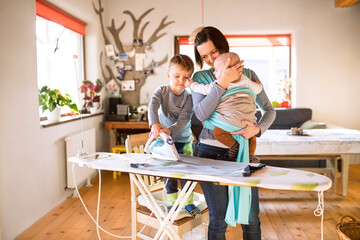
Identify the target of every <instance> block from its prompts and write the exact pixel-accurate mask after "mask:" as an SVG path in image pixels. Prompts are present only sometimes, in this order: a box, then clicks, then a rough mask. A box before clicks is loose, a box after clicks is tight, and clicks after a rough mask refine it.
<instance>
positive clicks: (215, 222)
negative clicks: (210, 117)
mask: <svg viewBox="0 0 360 240" xmlns="http://www.w3.org/2000/svg"><path fill="white" fill-rule="evenodd" d="M227 151H228V149H225V148H219V147H214V146H210V145H206V144H201V143H200V144H199V146H198V156H199V157H204V158H211V159H218V160H227V157H226V156H227ZM200 185H201V188H202V190H203V193H204V196H205V200H206V204H207V206H208V209H209V218H210V221H209V227H208V239H209V240H223V239H225V232H226V228H227V223H226V222H225V215H226V210H227V205H228V202H229V191H228V187H227V186H220V185H215V184H212V183H200ZM251 194H252V195H251V207H250V213H249V225H241V227H242V229H243V239H244V240H260V239H261V229H260V218H259V194H258V189H257V188H256V187H252V188H251Z"/></svg>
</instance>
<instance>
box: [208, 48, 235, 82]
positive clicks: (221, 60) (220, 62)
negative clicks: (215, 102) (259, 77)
mask: <svg viewBox="0 0 360 240" xmlns="http://www.w3.org/2000/svg"><path fill="white" fill-rule="evenodd" d="M228 58H230V65H229V67H232V66H234V65H235V64H238V63H239V62H240V58H239V56H238V55H237V54H236V53H233V52H227V53H223V54H221V55H220V56H218V57H217V58H216V59H215V62H214V69H215V72H214V74H215V77H216V79H219V77H220V76H221V73H222V70H223V67H224V66H225V64H226V61H227V60H228Z"/></svg>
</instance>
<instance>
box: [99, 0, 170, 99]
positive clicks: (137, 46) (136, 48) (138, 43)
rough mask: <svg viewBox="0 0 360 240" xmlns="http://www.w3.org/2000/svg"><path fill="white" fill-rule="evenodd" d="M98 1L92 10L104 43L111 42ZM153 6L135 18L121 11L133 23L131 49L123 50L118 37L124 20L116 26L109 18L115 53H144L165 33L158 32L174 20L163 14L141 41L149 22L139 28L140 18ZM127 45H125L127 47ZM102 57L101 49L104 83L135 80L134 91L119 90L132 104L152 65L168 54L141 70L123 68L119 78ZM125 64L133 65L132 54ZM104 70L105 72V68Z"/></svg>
mask: <svg viewBox="0 0 360 240" xmlns="http://www.w3.org/2000/svg"><path fill="white" fill-rule="evenodd" d="M98 2H99V8H96V6H95V4H94V2H93V3H92V4H93V7H94V10H95V12H96V14H97V15H98V16H99V19H100V25H101V32H102V35H103V37H104V41H105V44H106V45H109V44H111V42H110V40H109V38H108V37H107V35H106V33H105V28H104V23H103V17H102V14H103V12H104V9H103V8H102V6H101V0H98ZM153 10H154V8H150V9H149V10H147V11H146V12H144V13H143V14H142V15H141V16H140V17H139V18H136V17H135V16H134V14H132V13H131V12H130V11H127V10H126V11H123V13H124V14H126V15H129V16H130V18H131V20H132V22H133V24H134V31H133V40H134V41H133V44H132V45H130V48H131V49H126V51H125V47H124V46H125V45H124V44H123V42H122V41H121V39H120V32H121V30H122V29H123V28H124V27H125V24H126V21H124V22H123V23H122V24H121V26H120V27H118V28H117V27H116V26H115V20H114V19H112V20H111V25H110V27H107V30H108V31H109V32H110V34H111V36H112V38H113V41H114V44H115V47H116V50H115V52H116V54H117V55H118V54H125V52H135V53H143V54H144V53H145V50H146V48H151V47H150V46H151V45H152V44H153V43H154V42H156V41H157V40H159V39H160V38H161V37H163V36H164V35H166V33H160V32H161V31H162V30H163V29H164V28H166V27H167V26H168V25H170V24H172V23H174V22H175V21H169V22H167V17H168V16H165V17H164V18H163V19H162V20H161V22H160V24H159V26H158V27H157V28H156V29H155V31H154V32H153V34H152V35H151V36H150V37H149V39H148V40H147V41H143V39H144V38H143V37H144V36H143V35H144V30H145V28H146V27H147V26H148V25H149V23H150V22H146V23H145V24H144V25H143V26H142V27H141V29H140V31H139V28H140V25H141V22H142V20H143V19H144V17H145V16H146V15H148V14H149V13H150V12H151V11H153ZM128 47H129V46H127V48H128ZM102 58H103V51H101V54H100V66H101V73H102V75H103V78H104V80H105V82H106V83H108V82H109V81H111V80H112V79H114V80H115V81H116V82H117V84H118V85H120V82H121V80H132V79H133V80H135V91H121V100H122V102H123V103H128V104H134V103H140V89H141V87H142V86H143V85H144V83H145V80H146V78H147V77H148V76H149V75H150V74H153V69H154V67H157V66H160V65H162V64H164V63H166V62H167V60H168V55H167V54H166V56H165V57H164V58H163V59H161V60H160V61H155V60H154V59H152V61H151V63H150V64H148V65H147V66H146V67H144V70H143V71H135V68H134V67H133V68H132V70H131V71H130V70H123V71H122V72H121V73H122V75H121V74H120V76H121V79H119V69H117V71H116V74H114V67H111V66H110V65H109V64H104V63H103V61H102ZM124 64H125V65H131V66H135V55H133V56H128V58H127V60H126V61H124ZM104 68H105V69H106V72H107V73H106V72H105V69H104Z"/></svg>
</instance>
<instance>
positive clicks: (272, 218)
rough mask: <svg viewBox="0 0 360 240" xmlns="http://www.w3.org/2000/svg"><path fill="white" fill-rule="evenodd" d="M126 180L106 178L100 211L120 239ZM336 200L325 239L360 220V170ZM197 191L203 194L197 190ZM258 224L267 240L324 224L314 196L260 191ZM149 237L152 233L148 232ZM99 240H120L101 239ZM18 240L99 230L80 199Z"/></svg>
mask: <svg viewBox="0 0 360 240" xmlns="http://www.w3.org/2000/svg"><path fill="white" fill-rule="evenodd" d="M128 177H129V176H128V175H127V174H122V175H121V177H120V178H118V179H117V180H113V179H112V172H106V171H103V172H102V193H101V207H100V223H101V226H102V227H103V228H104V229H106V230H108V231H110V232H112V233H114V234H117V235H123V236H129V235H130V233H131V218H130V198H129V196H130V186H129V179H128ZM338 177H339V181H338V183H339V185H338V188H337V189H338V191H337V192H338V194H335V193H332V192H326V193H325V194H324V196H325V215H324V239H326V240H331V239H338V237H337V233H336V228H335V226H336V223H337V221H338V219H339V218H340V217H341V216H342V215H351V216H353V217H355V218H356V219H357V220H359V218H360V191H359V189H360V165H351V166H350V172H349V190H348V196H347V197H342V196H341V195H340V192H341V185H340V183H341V181H340V173H339V174H338ZM92 182H93V184H94V187H90V188H87V187H83V188H81V190H80V193H81V196H82V197H83V199H84V201H85V203H86V205H87V206H88V208H89V210H90V212H91V214H92V215H93V216H96V204H97V191H98V178H97V177H95V178H94V179H93V180H92ZM197 191H199V189H197ZM259 192H260V218H261V230H262V235H263V239H284V240H291V239H302V240H303V239H310V240H312V239H320V225H321V224H320V223H321V218H320V217H316V216H314V213H313V212H314V210H315V209H316V207H317V204H318V199H317V193H316V192H300V191H273V190H266V189H260V190H259ZM145 230H146V231H150V230H149V229H145ZM100 235H101V239H116V238H115V237H113V236H109V235H107V234H105V233H100ZM226 238H227V239H230V240H235V239H242V231H241V227H240V226H238V227H236V228H233V227H228V230H227V233H226ZM16 239H18V240H21V239H36V240H40V239H56V240H58V239H86V240H87V239H98V236H97V232H96V226H95V224H94V223H93V222H92V221H91V219H90V217H89V216H88V214H87V213H86V212H85V210H84V208H83V206H82V204H81V202H80V200H79V199H78V198H69V199H67V200H66V201H64V202H63V203H62V204H60V205H59V206H57V207H56V208H55V209H53V210H52V211H51V212H49V213H48V214H47V215H46V216H44V217H43V218H41V219H40V220H39V221H37V222H36V223H35V224H33V225H32V226H31V227H30V228H29V229H27V230H26V231H25V232H23V233H22V234H20V235H19V236H18V237H17V238H16ZM183 239H191V240H194V239H206V229H205V228H201V227H200V228H199V227H198V228H196V229H194V230H193V231H191V232H188V233H186V234H184V235H183Z"/></svg>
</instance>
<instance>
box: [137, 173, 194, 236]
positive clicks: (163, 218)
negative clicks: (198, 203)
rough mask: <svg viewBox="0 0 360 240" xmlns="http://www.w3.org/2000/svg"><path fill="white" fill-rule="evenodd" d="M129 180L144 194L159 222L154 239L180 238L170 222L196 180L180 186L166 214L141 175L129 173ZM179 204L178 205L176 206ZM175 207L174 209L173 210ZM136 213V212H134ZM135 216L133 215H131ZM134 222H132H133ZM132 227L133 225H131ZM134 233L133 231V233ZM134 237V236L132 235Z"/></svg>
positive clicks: (183, 203)
mask: <svg viewBox="0 0 360 240" xmlns="http://www.w3.org/2000/svg"><path fill="white" fill-rule="evenodd" d="M130 181H132V182H133V183H134V184H135V185H136V187H137V188H138V189H139V191H140V192H141V194H142V195H143V196H144V198H145V201H146V202H147V204H149V207H150V208H151V209H150V210H151V211H153V212H154V214H155V216H156V218H157V220H158V221H159V222H160V228H159V230H158V232H157V233H156V235H155V237H154V239H159V237H160V239H163V238H164V237H166V235H167V236H169V238H170V239H172V240H181V237H179V235H178V234H177V232H176V231H175V230H174V228H173V227H172V225H171V224H172V223H173V222H174V219H176V217H177V215H178V214H179V213H180V211H181V209H182V208H183V207H184V205H185V202H186V200H187V199H188V197H189V196H190V194H191V193H192V191H193V190H194V188H195V186H196V184H197V183H196V182H191V181H188V182H187V183H186V184H185V186H184V187H183V188H182V190H181V192H180V194H179V197H178V198H177V200H176V201H175V203H174V205H173V207H172V208H171V210H170V212H169V213H168V215H166V214H165V212H164V210H163V209H162V208H161V207H160V205H159V204H158V203H157V201H156V200H155V198H154V196H153V195H152V193H151V191H150V190H149V188H148V187H147V185H146V184H145V182H144V180H143V179H142V177H141V175H138V174H130ZM178 206H179V207H178ZM175 209H176V210H175ZM135 214H136V213H135ZM133 217H135V216H133ZM133 224H134V222H133ZM133 227H134V226H133ZM133 235H134V233H133ZM133 237H134V236H133ZM135 238H136V236H135Z"/></svg>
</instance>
